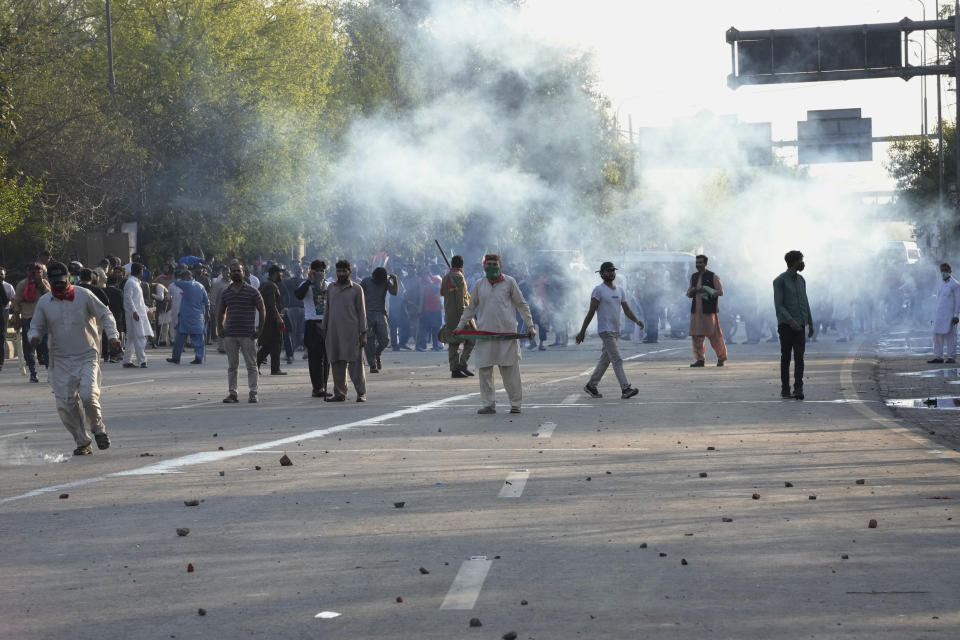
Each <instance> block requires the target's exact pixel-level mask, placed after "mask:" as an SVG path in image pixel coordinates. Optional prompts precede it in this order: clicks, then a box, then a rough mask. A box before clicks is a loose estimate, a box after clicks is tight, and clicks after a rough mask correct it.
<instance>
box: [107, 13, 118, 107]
mask: <svg viewBox="0 0 960 640" xmlns="http://www.w3.org/2000/svg"><path fill="white" fill-rule="evenodd" d="M106 2H107V67H108V71H107V86H108V87H110V95H111V96H115V95H116V94H117V79H116V77H115V76H114V75H113V29H112V27H111V24H110V23H111V19H110V0H106Z"/></svg>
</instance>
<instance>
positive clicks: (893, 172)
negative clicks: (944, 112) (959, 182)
mask: <svg viewBox="0 0 960 640" xmlns="http://www.w3.org/2000/svg"><path fill="white" fill-rule="evenodd" d="M956 132H957V130H956V126H955V125H950V124H947V123H944V125H943V175H944V188H943V191H944V194H945V195H944V198H943V201H942V202H941V199H940V175H939V173H940V165H939V157H938V156H939V153H938V149H937V145H936V143H935V142H933V141H931V140H927V139H917V140H901V141H898V142H895V143H894V144H893V145H892V146H891V148H890V151H889V156H888V159H887V171H888V172H889V174H890V176H891V177H893V178H894V179H895V180H896V181H897V199H896V205H897V206H898V207H899V208H900V210H901V212H902V213H903V215H904V216H905V217H906V218H907V219H908V220H910V221H911V222H913V223H914V225H915V226H916V228H917V231H918V233H919V235H921V236H923V235H928V236H929V235H937V236H938V239H939V244H940V245H941V247H943V249H944V251H946V252H952V251H955V250H957V249H960V212H958V206H960V201H958V198H957V193H956V191H955V190H953V188H952V187H953V183H954V182H955V181H956V179H955V176H956V166H957V162H956V140H957V135H956Z"/></svg>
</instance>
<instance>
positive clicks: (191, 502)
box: [183, 499, 200, 507]
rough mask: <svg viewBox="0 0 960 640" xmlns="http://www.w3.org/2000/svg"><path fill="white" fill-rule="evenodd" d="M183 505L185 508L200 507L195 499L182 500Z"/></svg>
mask: <svg viewBox="0 0 960 640" xmlns="http://www.w3.org/2000/svg"><path fill="white" fill-rule="evenodd" d="M183 504H184V506H186V507H199V506H200V501H199V500H196V499H194V500H184V501H183Z"/></svg>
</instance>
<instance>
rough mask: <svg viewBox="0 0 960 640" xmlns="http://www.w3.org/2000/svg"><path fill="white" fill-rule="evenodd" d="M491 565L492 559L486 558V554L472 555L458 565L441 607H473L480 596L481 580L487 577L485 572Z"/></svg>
mask: <svg viewBox="0 0 960 640" xmlns="http://www.w3.org/2000/svg"><path fill="white" fill-rule="evenodd" d="M491 565H493V561H492V560H487V556H474V557H472V558H470V559H469V560H466V561H465V562H464V563H463V564H462V565H460V571H458V572H457V577H456V578H454V579H453V584H452V585H450V590H449V591H448V592H447V597H446V598H444V599H443V604H441V605H440V608H441V609H451V610H457V611H468V610H470V609H473V605H475V604H476V603H477V598H479V597H480V590H481V589H482V588H483V582H484V580H486V579H487V573H489V571H490V567H491Z"/></svg>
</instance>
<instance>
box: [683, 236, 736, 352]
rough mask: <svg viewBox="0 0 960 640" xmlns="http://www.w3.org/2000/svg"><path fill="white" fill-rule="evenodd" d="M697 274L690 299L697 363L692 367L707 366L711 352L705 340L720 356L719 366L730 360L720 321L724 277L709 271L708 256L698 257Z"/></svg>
mask: <svg viewBox="0 0 960 640" xmlns="http://www.w3.org/2000/svg"><path fill="white" fill-rule="evenodd" d="M696 266H697V272H696V273H695V274H693V275H692V276H690V287H689V288H688V289H687V297H688V298H692V300H691V301H690V338H691V339H692V340H693V357H694V362H693V364H691V365H690V366H691V367H702V366H704V364H705V363H706V359H707V352H706V349H705V348H704V344H703V342H704V338H706V339H708V340H710V346H711V347H713V350H714V351H715V352H716V354H717V366H718V367H722V366H723V363H724V362H726V361H727V345H726V343H725V342H724V341H723V332H722V331H721V330H720V320H719V319H718V318H717V311H718V308H719V299H720V296H722V295H723V284H722V283H721V282H720V276H718V275H717V274H715V273H714V272H713V271H708V270H707V256H705V255H699V256H697V257H696Z"/></svg>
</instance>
